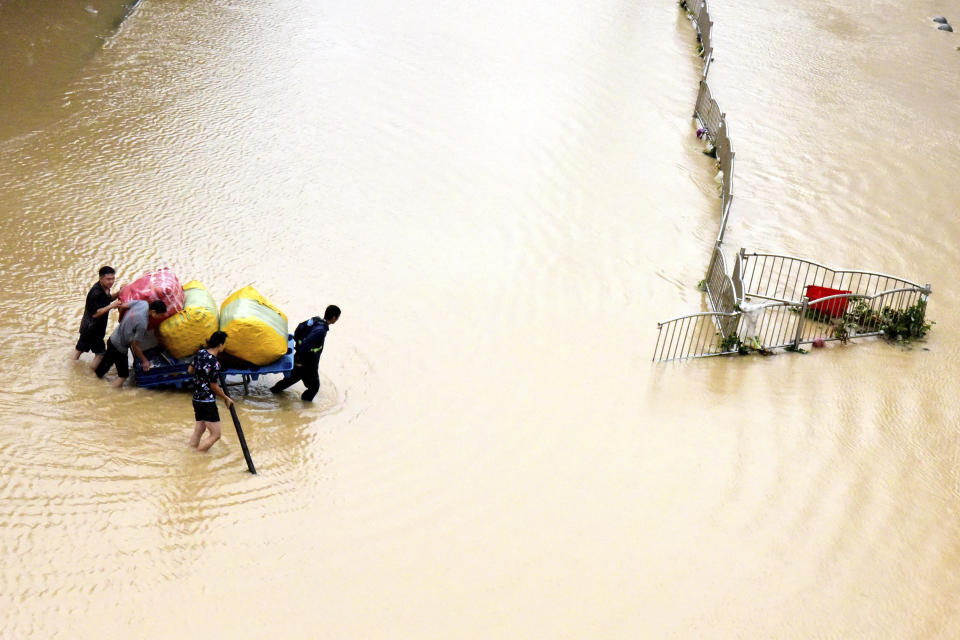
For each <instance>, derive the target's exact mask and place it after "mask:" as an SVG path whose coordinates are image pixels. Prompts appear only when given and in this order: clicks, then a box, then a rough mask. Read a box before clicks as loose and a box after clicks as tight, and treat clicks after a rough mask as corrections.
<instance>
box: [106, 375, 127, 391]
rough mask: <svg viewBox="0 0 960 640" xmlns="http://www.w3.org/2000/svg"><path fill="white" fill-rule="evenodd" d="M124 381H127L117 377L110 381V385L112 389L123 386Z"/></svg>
mask: <svg viewBox="0 0 960 640" xmlns="http://www.w3.org/2000/svg"><path fill="white" fill-rule="evenodd" d="M126 381H127V379H126V378H117V379H116V380H114V381H113V382H111V383H110V386H111V387H113V388H114V389H119V388H120V387H122V386H123V383H124V382H126Z"/></svg>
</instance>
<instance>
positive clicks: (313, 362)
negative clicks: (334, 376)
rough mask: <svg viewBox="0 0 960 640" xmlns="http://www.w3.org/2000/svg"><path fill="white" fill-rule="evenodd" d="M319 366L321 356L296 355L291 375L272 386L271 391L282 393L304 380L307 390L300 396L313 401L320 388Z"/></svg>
mask: <svg viewBox="0 0 960 640" xmlns="http://www.w3.org/2000/svg"><path fill="white" fill-rule="evenodd" d="M319 366H320V358H319V357H316V356H313V355H309V356H305V357H302V358H301V357H300V356H294V358H293V371H291V372H290V376H289V377H287V378H284V379H283V380H281V381H280V382H278V383H277V384H275V385H273V386H272V387H270V391H272V392H274V393H280V392H281V391H283V390H284V389H286V388H288V387H292V386H293V385H295V384H296V383H298V382H300V381H301V380H303V384H304V386H305V387H306V390H305V391H304V392H303V393H302V394H301V395H300V398H301V399H302V400H303V401H304V402H313V398H314V396H316V395H317V391H319V390H320V372H319V371H318V368H319Z"/></svg>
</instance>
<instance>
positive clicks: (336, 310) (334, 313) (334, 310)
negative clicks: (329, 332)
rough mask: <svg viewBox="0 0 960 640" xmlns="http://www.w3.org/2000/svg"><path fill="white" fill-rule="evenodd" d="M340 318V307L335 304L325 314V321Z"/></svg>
mask: <svg viewBox="0 0 960 640" xmlns="http://www.w3.org/2000/svg"><path fill="white" fill-rule="evenodd" d="M339 317H340V307H338V306H337V305H335V304H332V305H330V306H329V307H327V310H326V311H324V312H323V319H324V320H334V319H335V318H339Z"/></svg>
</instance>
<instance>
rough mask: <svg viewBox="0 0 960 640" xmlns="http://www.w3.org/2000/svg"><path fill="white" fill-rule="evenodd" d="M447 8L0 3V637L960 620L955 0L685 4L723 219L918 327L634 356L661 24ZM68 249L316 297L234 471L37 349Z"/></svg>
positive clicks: (427, 632) (656, 136)
mask: <svg viewBox="0 0 960 640" xmlns="http://www.w3.org/2000/svg"><path fill="white" fill-rule="evenodd" d="M448 5H449V3H440V2H436V1H435V0H416V1H415V2H413V3H405V4H403V6H398V5H397V4H396V3H385V2H378V1H376V0H361V1H360V2H354V3H348V4H344V3H341V4H340V5H338V4H330V3H316V2H304V1H302V0H266V1H263V2H249V1H247V0H223V1H217V2H207V3H199V2H187V1H186V0H172V1H169V2H167V1H165V2H157V1H154V0H144V2H142V3H141V4H140V5H139V6H138V7H137V8H136V9H135V10H134V11H133V12H132V13H131V14H130V15H129V16H128V17H127V19H126V20H123V21H122V22H119V19H120V17H122V16H123V15H124V12H125V5H123V4H121V3H117V2H109V1H107V0H88V1H81V2H64V3H54V2H33V3H26V2H22V1H17V0H0V16H2V17H3V27H2V29H3V37H2V39H0V56H2V62H3V64H2V65H0V66H2V70H0V83H2V84H0V87H2V90H3V93H2V97H0V101H2V104H0V113H2V115H3V118H2V123H0V136H2V138H0V154H2V158H3V162H2V163H0V184H2V189H0V213H2V216H3V222H4V225H3V228H2V229H0V247H2V253H0V256H2V257H0V274H2V277H3V280H2V282H3V288H2V291H0V346H2V358H0V379H2V380H3V383H2V385H0V411H2V413H0V415H2V426H3V428H2V430H0V474H2V480H0V508H2V510H3V513H2V517H0V558H2V567H3V568H2V570H0V620H2V623H0V625H2V635H3V637H10V638H26V637H36V638H41V637H54V636H58V635H59V636H64V637H81V638H93V637H121V636H127V637H156V638H165V637H170V638H173V637H183V636H184V635H188V636H191V637H192V636H196V637H200V636H201V635H208V636H211V637H262V636H265V635H267V634H270V635H272V636H276V637H318V638H321V637H322V638H421V639H422V638H452V637H457V638H492V637H498V638H507V637H512V638H531V637H540V638H643V637H731V638H732V637H780V638H809V637H837V638H850V637H865V638H866V637H870V638H873V637H924V638H926V637H942V638H950V637H956V636H957V635H958V634H960V615H958V613H957V611H958V610H957V607H956V602H957V601H958V600H960V571H958V569H960V524H958V522H960V519H958V515H960V513H958V512H960V472H958V464H960V444H958V432H957V426H958V407H960V402H958V400H957V391H956V389H957V380H958V375H957V374H958V365H957V358H958V355H960V354H958V352H960V339H958V337H957V336H958V331H957V329H958V327H957V320H956V317H957V315H956V313H955V312H954V309H955V308H956V306H957V303H958V291H957V287H956V285H955V281H956V279H957V277H958V274H960V270H958V266H960V256H958V248H957V247H958V244H960V222H958V218H957V216H956V213H957V207H958V202H960V194H958V188H957V181H956V176H957V173H958V169H960V144H958V141H960V121H958V119H957V118H956V114H957V105H958V104H960V81H958V71H960V53H958V52H957V51H956V46H957V45H958V44H960V41H958V40H957V37H956V35H955V34H949V33H944V32H939V31H936V30H935V28H934V27H933V25H932V23H931V22H930V18H931V17H932V16H933V15H938V14H941V13H943V14H946V15H948V17H954V14H955V17H956V21H960V4H958V3H956V2H920V3H895V2H892V1H890V2H884V1H878V2H871V3H868V5H869V6H867V7H864V6H863V5H862V3H854V2H852V1H849V0H841V1H840V2H838V3H832V4H831V5H830V6H829V7H826V6H824V5H823V4H822V3H814V2H811V1H809V0H800V1H798V2H795V3H792V4H791V5H790V6H787V7H783V6H780V5H773V4H770V3H767V5H766V6H764V5H762V4H761V5H759V6H758V5H757V4H756V3H746V2H740V1H739V0H727V1H724V2H719V1H717V2H714V3H713V4H711V12H712V15H713V19H714V22H715V31H714V38H715V49H716V52H715V53H716V60H715V62H714V65H713V68H712V69H711V75H710V82H711V86H712V87H713V90H714V95H715V96H716V97H717V99H718V101H719V102H720V104H721V106H722V107H723V109H724V110H725V111H726V113H727V116H728V119H729V122H730V128H731V136H732V139H733V143H734V148H735V150H736V152H737V175H736V179H735V180H736V181H735V185H734V187H735V193H736V201H735V204H734V210H733V217H732V221H731V224H730V227H729V231H728V236H727V238H728V246H730V247H731V248H732V249H735V248H736V247H739V246H744V247H746V248H748V249H751V250H769V251H773V252H784V253H789V254H795V255H800V256H804V257H808V258H811V259H814V260H818V261H821V262H824V263H826V264H829V265H833V266H838V267H863V268H868V269H874V270H879V271H884V272H888V273H893V274H896V275H899V276H902V277H905V278H908V279H911V280H916V281H920V282H930V283H931V284H932V285H933V288H934V295H933V297H932V298H931V303H930V310H929V314H930V316H931V317H932V318H933V319H934V320H936V321H937V325H936V326H935V328H934V330H933V332H932V333H931V334H930V337H929V339H928V340H927V341H926V342H925V343H923V344H921V345H917V346H915V347H913V348H909V349H907V348H901V347H897V346H891V345H887V344H883V343H880V342H877V341H868V342H863V343H860V344H852V345H849V346H846V347H831V348H828V349H825V350H823V351H817V352H814V353H811V354H808V355H806V356H796V355H778V356H776V357H772V358H766V359H760V358H744V359H710V360H701V361H692V362H686V363H672V364H667V365H652V364H651V363H650V357H651V355H652V349H653V343H654V339H655V332H654V330H655V326H656V322H657V321H658V320H662V319H665V318H668V317H672V316H676V315H680V314H682V313H686V312H689V311H696V310H700V309H701V308H702V305H703V301H702V298H701V295H700V293H699V292H698V291H697V290H696V288H695V284H696V282H697V281H698V280H699V279H700V278H702V277H703V272H704V270H705V267H706V263H707V260H708V257H709V251H710V247H711V244H712V241H713V238H714V236H715V234H716V231H717V226H718V222H719V220H718V218H719V216H718V204H717V199H716V194H717V187H716V184H715V182H714V179H713V175H712V172H711V167H710V162H709V161H708V160H707V159H706V158H704V157H703V156H702V155H701V154H700V149H701V147H700V146H699V143H698V141H697V140H696V138H695V137H694V136H693V131H694V126H693V124H692V121H691V119H690V113H691V111H692V108H693V100H694V97H695V95H696V86H697V85H696V83H697V79H698V74H699V65H698V63H699V60H698V59H697V58H696V57H695V51H694V41H693V33H692V30H691V28H690V26H689V25H688V24H687V23H686V21H685V19H684V18H683V16H682V15H681V14H680V12H679V11H678V10H677V8H676V6H675V3H673V2H662V3H652V2H651V3H642V2H611V1H603V0H595V1H591V2H560V3H556V2H555V3H549V4H544V3H535V2H523V1H521V2H513V3H499V4H490V3H483V2H467V3H460V4H458V5H456V6H448ZM118 22H119V26H117V24H118ZM103 263H109V264H112V265H114V266H115V267H116V268H117V269H118V272H119V273H118V275H119V279H120V281H121V282H130V281H131V280H132V279H134V278H135V277H137V276H138V275H140V274H141V273H142V272H143V271H145V270H147V269H150V268H153V267H155V266H160V265H169V266H172V267H173V268H174V269H175V270H176V271H177V273H178V274H180V276H181V278H183V279H184V280H186V279H192V278H197V279H200V280H201V281H202V282H203V283H204V284H205V285H206V286H207V287H208V288H209V289H210V290H211V292H212V293H213V294H214V296H215V297H216V298H218V299H219V300H222V299H223V298H224V297H225V296H226V295H227V294H228V293H230V292H231V291H233V290H234V289H236V288H237V287H239V286H242V285H244V284H247V283H254V284H255V285H256V286H257V287H258V288H259V289H260V290H261V291H262V292H263V293H265V294H266V295H267V296H268V297H270V298H271V299H272V300H273V301H274V302H275V303H276V304H277V305H278V306H280V307H281V308H283V309H284V310H285V311H286V312H287V314H288V315H289V316H290V318H291V319H292V320H293V321H297V320H299V319H302V318H305V317H307V316H309V315H312V314H314V313H317V312H319V311H321V310H322V308H323V306H325V305H326V304H329V303H337V304H339V305H340V306H341V307H342V308H343V310H344V315H343V317H342V319H341V321H340V323H338V324H337V325H336V326H335V327H334V328H333V330H332V331H331V333H330V336H329V338H328V345H327V348H326V350H325V353H324V356H323V358H322V361H321V378H322V381H323V387H322V389H321V393H320V395H319V396H318V401H317V402H316V403H315V405H314V406H309V407H304V406H302V404H301V403H300V401H299V399H298V398H297V396H296V395H295V394H293V393H292V392H290V393H289V394H288V395H285V396H283V397H280V398H277V397H274V396H272V395H271V394H270V393H268V392H267V390H266V385H267V384H269V381H264V380H261V381H259V382H258V383H256V384H255V385H254V386H253V388H252V389H251V393H250V395H248V396H246V397H244V398H242V399H241V400H240V402H239V404H238V406H239V409H240V415H241V417H242V419H243V421H244V424H245V431H246V436H247V439H248V442H249V444H250V447H251V450H252V452H253V457H254V460H255V462H256V463H257V467H258V470H259V472H260V473H259V475H257V476H255V477H254V476H250V475H249V474H247V473H246V472H245V470H244V464H243V459H242V457H241V455H240V451H239V447H238V445H237V441H236V436H235V434H233V432H232V430H231V429H230V428H227V429H226V430H225V436H224V439H223V441H222V442H220V443H218V444H217V445H215V446H214V448H213V450H212V451H211V452H210V454H209V455H198V454H197V453H195V452H194V451H192V450H190V449H189V448H188V447H187V444H186V441H187V438H188V437H189V434H190V424H191V420H192V413H191V407H190V402H189V398H188V397H187V396H186V395H184V394H182V393H175V392H155V391H147V390H140V389H128V390H125V391H123V392H121V393H114V392H112V391H111V390H110V389H108V388H107V386H106V384H105V383H103V382H101V381H98V380H96V379H95V378H94V377H93V376H92V374H91V373H90V372H89V370H88V367H87V364H88V362H89V361H88V360H87V361H84V362H81V363H75V362H72V361H70V360H69V359H68V358H69V354H70V350H71V348H72V343H73V341H74V340H75V337H76V336H75V328H76V326H77V323H78V321H79V313H80V308H81V305H82V298H83V295H84V292H85V291H86V289H87V288H88V287H89V286H90V285H91V284H92V282H93V281H94V280H95V271H96V269H97V268H98V267H99V266H100V265H101V264H103ZM113 322H114V321H113V320H111V328H112V326H113ZM224 415H226V414H225V412H224Z"/></svg>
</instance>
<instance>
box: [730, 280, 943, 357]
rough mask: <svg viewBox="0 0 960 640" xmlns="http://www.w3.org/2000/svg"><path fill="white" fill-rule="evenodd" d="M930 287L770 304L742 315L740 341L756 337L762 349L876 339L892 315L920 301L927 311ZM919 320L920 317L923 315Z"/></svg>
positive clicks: (903, 288) (922, 308) (837, 295)
mask: <svg viewBox="0 0 960 640" xmlns="http://www.w3.org/2000/svg"><path fill="white" fill-rule="evenodd" d="M929 293H930V292H929V289H925V288H919V287H901V288H897V289H890V290H887V291H880V292H878V293H875V294H873V295H869V296H868V295H858V294H853V293H844V294H835V295H831V296H823V297H821V298H818V299H816V300H810V299H808V298H804V299H803V300H801V301H800V302H799V303H796V302H780V301H773V302H767V303H764V304H763V305H761V306H760V307H759V308H754V309H753V310H748V311H745V312H742V316H743V317H742V319H741V321H740V324H739V326H738V329H739V331H740V332H741V335H740V336H739V337H740V338H741V339H744V338H746V339H748V340H750V339H754V340H755V342H756V343H757V344H759V345H762V346H763V348H765V349H771V350H772V349H779V348H798V347H799V346H800V345H803V344H811V343H813V342H816V341H818V340H822V341H823V342H828V341H831V340H841V341H844V342H846V341H847V340H850V339H851V338H865V337H869V336H879V335H882V334H883V333H884V325H885V323H886V322H888V321H889V318H890V317H891V315H893V314H896V313H898V312H899V313H903V312H905V311H907V310H908V309H910V308H911V307H913V306H914V305H916V304H918V303H922V306H921V307H920V308H921V311H925V310H926V301H927V297H928V296H929ZM921 322H922V315H921Z"/></svg>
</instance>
